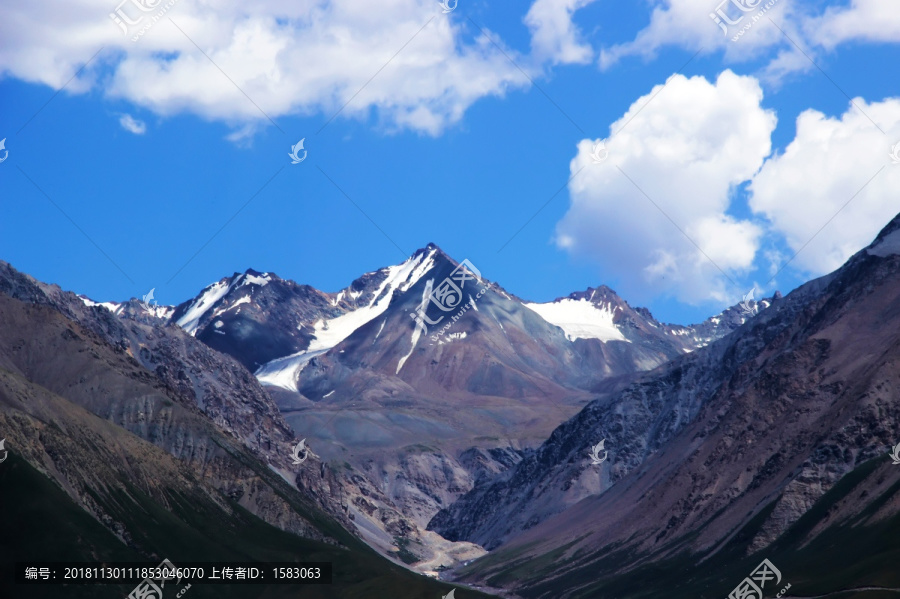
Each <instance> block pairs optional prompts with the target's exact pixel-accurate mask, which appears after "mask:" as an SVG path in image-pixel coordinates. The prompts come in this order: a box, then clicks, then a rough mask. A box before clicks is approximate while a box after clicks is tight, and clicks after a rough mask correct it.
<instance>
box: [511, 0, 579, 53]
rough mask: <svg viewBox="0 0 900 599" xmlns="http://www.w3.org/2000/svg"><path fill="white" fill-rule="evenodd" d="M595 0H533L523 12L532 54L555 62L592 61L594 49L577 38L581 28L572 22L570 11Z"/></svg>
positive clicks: (572, 11) (572, 12) (573, 11)
mask: <svg viewBox="0 0 900 599" xmlns="http://www.w3.org/2000/svg"><path fill="white" fill-rule="evenodd" d="M594 1H595V0H535V3H534V4H532V5H531V8H530V9H529V10H528V14H527V15H525V24H526V25H528V29H529V30H530V31H531V48H532V52H533V53H534V55H535V57H536V58H537V59H539V60H549V61H551V62H553V63H556V64H573V63H577V64H584V63H588V62H591V61H592V60H593V57H594V50H593V48H591V46H590V45H589V44H586V43H584V42H582V41H580V38H581V32H580V31H579V30H578V28H577V27H576V26H575V24H574V23H573V22H572V15H573V14H574V13H575V11H577V10H578V9H580V8H583V7H585V6H587V5H588V4H591V3H593V2H594Z"/></svg>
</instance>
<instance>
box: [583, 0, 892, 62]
mask: <svg viewBox="0 0 900 599" xmlns="http://www.w3.org/2000/svg"><path fill="white" fill-rule="evenodd" d="M772 1H773V0H654V2H653V4H654V7H653V10H652V13H651V16H650V23H649V24H648V25H647V26H646V27H645V28H644V29H642V30H641V31H639V32H638V33H637V34H636V36H635V37H634V39H633V40H632V41H630V42H626V43H623V44H618V45H614V46H611V47H608V48H604V49H603V50H601V52H600V61H599V62H600V67H601V68H603V69H607V68H610V67H611V66H612V65H614V64H616V63H617V62H618V61H619V60H621V59H622V58H625V57H628V56H640V57H643V58H645V59H647V58H653V57H655V56H656V54H657V52H658V51H659V50H660V49H661V48H663V47H665V46H670V45H672V46H679V47H681V48H684V49H686V50H690V51H703V52H712V51H723V52H724V55H725V60H726V62H731V63H738V62H742V61H746V60H750V59H753V58H757V57H758V56H759V55H760V54H762V53H763V52H770V51H772V50H776V57H775V58H774V59H773V60H772V62H771V63H770V64H769V66H768V68H766V69H765V70H764V73H765V74H766V76H767V77H768V78H777V77H780V76H782V75H784V74H785V73H787V72H792V71H797V70H808V69H811V68H814V67H813V66H812V65H811V64H810V62H809V59H808V58H806V57H805V56H803V54H801V53H799V52H798V51H797V49H796V48H795V47H794V44H795V43H796V44H797V45H799V46H800V47H801V48H803V49H804V52H806V53H807V54H808V55H810V56H811V57H813V58H815V57H816V53H817V51H819V50H831V49H833V48H834V47H835V46H838V45H840V44H842V43H846V42H850V41H865V42H888V43H890V42H893V43H897V42H900V10H897V5H896V4H895V3H893V2H885V1H884V0H852V1H851V2H850V5H849V6H845V5H842V6H830V7H824V6H823V3H822V2H818V1H812V0H810V1H806V2H804V1H802V0H774V3H772ZM739 4H740V5H742V6H744V7H745V8H748V9H749V8H750V7H752V10H748V11H747V12H743V11H742V10H741V9H739V8H738V5H739ZM770 4H771V7H768V8H767V6H769V5H770ZM718 10H721V11H722V13H723V14H725V15H726V16H727V17H728V18H729V19H730V20H731V21H738V20H739V21H740V22H738V23H737V24H735V25H729V24H728V23H727V22H726V21H724V20H722V19H721V18H720V19H719V20H720V21H722V22H723V23H724V24H725V29H726V30H727V33H726V31H723V29H721V28H720V27H719V25H717V23H716V21H715V20H714V19H713V17H715V16H718V14H717V11H718ZM761 10H764V11H765V12H764V13H763V14H762V16H761V17H760V18H758V19H756V21H755V22H753V20H754V17H755V16H756V15H759V14H760V13H759V11H761ZM748 25H750V27H749V29H748V30H747V31H746V32H745V33H744V34H743V35H741V36H740V37H739V38H738V39H737V40H735V41H732V39H733V37H734V35H735V34H736V33H737V32H739V31H740V30H741V29H742V28H744V27H746V26H748ZM776 25H777V26H776ZM781 30H783V31H784V32H785V33H786V34H787V36H788V37H789V38H790V40H788V39H786V38H785V36H784V34H782V31H781Z"/></svg>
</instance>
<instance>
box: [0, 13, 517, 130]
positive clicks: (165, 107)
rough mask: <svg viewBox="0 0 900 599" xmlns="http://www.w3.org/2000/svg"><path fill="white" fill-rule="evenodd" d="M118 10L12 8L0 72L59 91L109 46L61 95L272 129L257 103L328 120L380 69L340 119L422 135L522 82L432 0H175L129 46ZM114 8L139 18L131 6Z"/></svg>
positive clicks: (272, 111)
mask: <svg viewBox="0 0 900 599" xmlns="http://www.w3.org/2000/svg"><path fill="white" fill-rule="evenodd" d="M171 2H172V0H169V3H171ZM151 3H152V2H147V4H151ZM166 5H167V3H166V2H162V3H160V4H159V5H158V6H157V7H156V8H157V9H162V8H163V7H165V6H166ZM115 8H116V2H115V0H70V1H69V2H66V3H63V4H59V3H58V2H53V1H52V0H32V1H30V2H20V3H13V4H11V5H9V6H8V7H6V8H5V9H4V18H3V19H2V20H0V39H3V44H2V46H0V72H3V73H4V74H6V75H12V76H14V77H17V78H20V79H23V80H26V81H31V82H39V83H45V84H47V85H50V86H52V87H54V88H60V87H61V86H62V85H63V84H65V83H66V81H67V80H68V79H69V78H70V77H71V76H72V74H73V73H75V72H76V71H77V70H78V69H79V68H80V67H81V66H82V65H83V64H84V62H85V61H87V60H88V59H89V58H90V57H91V56H92V55H94V53H95V52H97V50H98V49H99V48H100V47H104V46H105V49H104V50H103V51H102V52H101V54H100V55H99V56H98V57H97V59H95V60H94V61H93V62H92V63H91V65H90V66H89V67H88V68H87V69H86V70H85V71H84V72H83V73H82V74H81V75H80V76H79V77H78V78H76V79H75V80H73V81H72V82H71V83H70V84H69V85H68V86H67V88H66V89H67V91H69V92H81V91H85V90H87V89H90V88H91V87H92V86H100V87H102V88H103V89H104V90H105V91H106V92H107V93H108V94H109V95H110V96H113V97H117V98H124V99H126V100H130V101H131V102H133V103H134V104H136V105H138V106H140V107H142V108H144V109H147V110H150V111H152V112H154V113H156V114H161V115H170V114H175V113H180V112H192V113H195V114H198V115H200V116H202V117H204V118H208V119H216V120H222V121H225V122H228V123H230V124H232V125H233V126H234V127H235V128H236V129H238V130H241V129H242V128H243V127H245V126H246V125H247V124H248V123H255V124H256V125H265V124H267V120H266V118H265V116H263V114H262V113H261V112H260V109H261V110H262V111H263V112H265V113H266V114H267V115H269V116H270V117H272V118H273V119H277V118H278V117H279V116H282V115H288V114H314V113H318V114H320V115H322V116H323V119H322V122H323V123H324V122H325V120H326V117H330V116H331V115H332V114H333V113H334V112H336V111H337V110H338V109H339V108H341V106H343V105H344V104H345V103H346V102H347V101H348V100H351V98H352V97H353V96H354V94H356V93H357V91H359V90H360V88H361V87H363V85H364V84H365V83H366V82H367V81H368V80H369V79H370V78H372V76H373V75H375V73H376V72H377V73H378V75H377V76H376V77H375V78H374V79H372V81H371V82H370V83H369V84H368V85H366V86H365V88H364V89H363V90H362V91H361V92H359V94H358V95H357V96H356V97H355V98H353V99H352V101H350V103H349V104H348V105H347V106H346V108H344V110H343V112H342V116H343V117H357V118H366V117H367V116H369V115H372V114H374V115H375V116H376V117H377V118H378V119H379V120H380V122H381V123H382V124H383V125H384V126H385V127H387V128H396V127H402V128H411V129H414V130H418V131H423V132H426V133H430V134H437V133H439V132H440V131H441V130H442V129H443V128H445V127H446V126H448V125H450V124H452V123H454V122H456V121H458V120H459V119H460V118H461V117H462V115H463V113H464V112H465V110H466V109H467V108H468V107H469V106H470V105H471V104H472V103H474V102H475V101H477V100H478V99H479V98H482V97H485V96H490V95H503V94H504V93H505V92H506V91H507V90H509V89H512V88H521V87H526V86H527V85H529V83H528V80H527V79H526V78H525V77H523V75H522V73H520V72H519V71H518V69H517V68H516V67H515V66H514V65H512V64H511V63H510V62H509V60H508V59H507V58H506V57H505V56H504V55H503V53H502V52H500V51H499V50H498V49H497V48H496V47H495V46H494V45H493V44H492V43H491V42H490V41H489V40H488V39H487V38H486V37H485V36H484V35H482V33H481V32H480V31H477V30H475V31H472V29H473V28H471V27H470V26H469V24H467V23H466V22H465V21H462V20H460V19H456V18H455V17H454V16H453V15H452V14H451V15H444V14H442V13H441V8H440V4H439V3H438V2H435V1H434V0H387V1H385V2H380V3H378V4H372V3H371V2H367V1H363V0H332V1H330V2H323V1H313V0H306V1H301V2H290V3H285V2H280V1H275V0H258V1H254V2H241V3H236V2H228V3H221V2H215V3H214V2H212V1H211V0H191V1H190V2H188V1H179V2H175V3H174V5H173V6H172V7H171V8H169V9H168V11H167V13H166V14H165V15H164V16H163V17H162V18H161V19H159V20H158V21H157V22H155V23H154V24H153V26H152V28H151V29H149V30H148V31H146V32H145V34H144V35H143V36H141V37H140V38H139V39H138V41H136V42H133V41H131V36H133V35H134V34H135V33H136V31H137V30H138V29H139V28H138V27H134V28H132V29H131V30H130V32H129V35H128V36H125V35H123V32H122V30H121V29H119V27H117V26H116V24H115V23H114V22H113V21H112V19H110V18H109V14H110V13H111V12H112V11H113V10H114V9H115ZM122 10H123V11H125V13H126V14H127V15H129V16H130V17H131V18H134V17H137V16H139V15H140V14H142V13H140V11H138V9H137V8H135V4H133V3H132V2H125V3H124V4H123V5H122ZM148 14H151V15H152V14H155V13H153V12H151V13H148ZM170 19H171V20H170ZM426 23H427V25H426ZM176 24H177V27H176ZM423 25H424V28H423ZM179 28H181V29H182V30H183V31H184V34H183V33H182V32H181V31H179ZM420 30H421V31H420ZM417 32H418V34H417ZM185 34H187V36H190V39H188V38H187V37H186V36H185ZM473 36H474V37H473ZM413 37H414V39H412V41H409V40H411V38H413ZM491 37H492V38H493V39H494V40H495V41H497V42H498V43H501V44H502V42H500V38H499V36H497V35H496V34H491ZM408 41H409V43H408V45H406V46H405V47H404V48H403V50H402V51H400V52H399V53H398V50H400V48H401V47H403V45H404V44H405V43H407V42H408ZM194 43H196V44H197V46H199V48H201V49H202V51H203V53H205V54H207V55H208V56H209V58H211V59H212V61H214V62H215V65H214V64H212V63H211V62H210V60H209V59H207V57H206V56H204V54H203V53H201V51H199V50H198V49H197V47H195V45H194ZM504 50H505V51H506V53H507V54H509V55H510V56H512V57H513V58H514V59H516V60H517V62H520V63H521V64H528V61H527V60H524V59H521V57H519V56H518V55H517V54H516V53H515V52H514V51H513V50H511V49H508V48H504ZM395 54H396V56H394V55H395ZM392 57H393V59H392ZM388 62H389V64H387V66H385V65H386V63H388ZM216 65H217V66H218V68H217V66H216ZM219 68H221V71H224V73H225V74H227V77H226V76H225V75H223V73H222V72H221V71H220V70H219ZM379 70H380V72H379ZM110 71H111V72H110ZM229 78H230V79H231V80H229ZM235 84H237V86H239V87H240V88H241V90H243V92H245V93H246V96H249V98H250V99H252V101H251V100H250V99H248V98H247V97H246V96H245V95H244V93H242V92H241V91H239V90H238V89H237V88H236V87H235ZM254 103H255V104H256V105H257V106H258V108H257V106H255V105H254ZM373 111H374V112H373Z"/></svg>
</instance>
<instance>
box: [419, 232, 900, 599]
mask: <svg viewBox="0 0 900 599" xmlns="http://www.w3.org/2000/svg"><path fill="white" fill-rule="evenodd" d="M898 322H900V217H898V218H896V219H894V221H892V222H891V223H890V224H889V225H888V226H887V227H886V228H885V229H884V230H883V231H882V232H881V234H879V236H878V237H877V238H876V240H875V241H874V242H873V243H872V245H871V246H870V247H869V248H867V249H865V250H863V251H861V252H859V253H858V254H857V255H855V256H854V257H853V258H851V259H850V260H849V261H848V262H847V264H845V265H844V266H843V267H842V268H840V269H839V270H838V271H836V272H834V273H832V274H831V275H828V276H826V277H822V278H820V279H816V280H814V281H811V282H810V283H807V284H806V285H804V286H802V287H800V288H798V289H797V290H795V291H794V292H792V293H791V294H789V295H788V296H787V297H784V298H780V299H776V300H775V301H774V302H773V303H772V305H771V307H769V308H768V309H766V310H764V311H762V312H760V313H759V314H758V315H757V316H755V317H754V318H753V319H751V320H750V321H748V322H747V323H745V324H744V325H743V326H742V327H741V328H739V329H738V330H736V331H735V332H734V333H733V334H731V335H730V336H728V337H725V338H724V339H722V340H720V341H717V342H715V343H712V344H711V345H710V346H709V347H707V348H704V349H700V350H698V351H696V352H694V353H692V354H690V355H686V356H683V357H681V358H678V359H676V360H673V361H672V362H670V363H668V364H666V365H664V366H662V367H660V368H659V369H657V370H655V371H653V372H651V373H648V374H646V375H644V376H642V377H641V379H640V380H638V381H636V382H634V383H633V384H631V385H630V386H628V387H627V388H625V389H623V390H621V391H619V392H617V393H614V394H611V395H609V396H608V397H605V398H601V399H598V400H595V401H593V402H591V403H590V404H589V405H588V406H586V407H585V408H584V409H583V410H582V411H581V412H579V413H578V414H577V415H576V416H575V417H574V418H572V419H570V420H569V421H567V422H565V423H564V424H562V425H561V426H560V427H558V428H557V429H556V430H555V431H554V432H553V434H552V435H551V436H550V438H549V439H548V440H547V441H546V442H545V443H543V444H542V445H541V446H540V447H539V448H537V450H536V451H534V452H533V453H531V454H530V455H528V456H525V457H524V458H523V459H522V460H521V461H520V462H519V463H517V464H516V465H515V466H513V467H511V468H510V469H508V470H507V471H505V472H503V473H500V474H498V475H496V476H495V477H493V479H490V480H487V481H485V482H483V483H482V484H480V485H479V486H477V487H476V488H475V489H473V490H472V491H470V492H469V493H467V494H466V495H465V496H463V497H462V498H461V499H460V500H459V501H457V502H456V503H455V504H454V505H453V506H451V507H450V508H448V509H446V510H444V511H442V512H441V513H439V514H438V515H437V516H436V517H435V518H434V519H433V520H432V522H431V524H430V528H433V529H435V530H436V531H437V532H439V533H441V534H442V535H443V536H445V537H446V538H448V539H460V540H469V541H474V542H477V543H479V544H481V545H483V546H486V547H488V548H498V547H499V549H497V550H496V551H495V552H492V554H491V555H489V556H488V557H486V558H484V559H483V560H479V561H476V562H475V563H474V564H472V565H471V566H470V567H469V568H468V569H466V570H464V575H465V576H466V577H467V579H468V580H470V581H481V582H485V581H489V582H490V583H491V584H494V585H497V584H500V583H501V581H503V582H504V583H506V584H508V585H510V586H511V587H513V588H515V589H516V592H518V593H519V594H521V595H522V596H526V597H595V596H603V593H609V592H612V589H619V590H620V591H621V590H622V584H623V581H629V582H630V583H632V584H633V583H636V582H637V581H638V580H642V581H643V582H644V584H642V587H641V589H642V592H644V593H649V594H650V595H652V594H653V593H654V592H664V590H665V589H667V588H668V589H671V588H673V584H674V586H675V587H677V588H678V589H679V592H681V591H683V592H684V596H697V594H702V596H715V594H716V593H721V594H722V595H724V594H727V593H728V591H729V589H730V588H732V587H733V586H734V584H736V583H738V582H739V581H740V578H741V577H740V576H738V574H737V573H738V572H739V571H741V568H745V569H746V571H747V572H749V571H750V570H751V569H752V567H753V566H754V565H755V563H756V562H759V561H761V559H762V558H763V557H765V556H767V555H780V556H782V558H783V559H784V560H786V562H787V563H789V564H792V565H793V566H794V567H795V568H796V570H795V571H794V575H795V576H796V577H797V578H794V581H797V580H802V581H803V582H804V583H805V584H807V585H808V586H807V588H805V589H803V590H802V591H801V590H800V589H799V588H797V589H793V590H796V591H797V592H798V593H800V594H801V596H806V595H814V594H816V592H813V591H816V589H818V591H822V590H823V587H824V589H825V591H826V592H827V591H835V590H838V588H854V585H857V586H860V587H861V586H867V585H868V586H873V587H887V586H893V587H898V586H900V578H898V576H897V574H896V573H897V572H898V571H897V570H896V568H895V567H893V566H889V565H888V563H889V560H890V558H891V556H895V557H896V556H897V555H898V553H900V544H897V543H896V542H895V541H894V542H893V543H890V542H888V543H887V545H885V541H884V535H885V534H888V533H887V532H885V531H890V530H896V529H897V528H896V527H897V525H898V523H900V517H898V514H900V501H898V495H897V492H898V491H900V467H898V466H894V465H892V463H891V461H890V460H889V459H888V456H887V453H888V451H889V448H890V447H891V446H892V445H894V444H896V443H898V442H900V437H898V435H900V432H898V431H900V403H898V402H897V399H896V390H897V388H898V385H900V327H898V326H897V323H898ZM602 439H605V450H604V451H608V455H607V454H605V453H604V452H603V451H601V452H599V455H600V460H592V459H591V457H590V455H591V448H592V446H594V445H595V444H597V443H598V442H599V441H600V440H602ZM604 458H605V459H604ZM595 461H600V462H601V463H599V464H597V463H594V462H595ZM835 543H838V544H846V546H848V547H851V546H852V547H856V548H857V551H858V552H859V553H858V554H854V555H849V554H848V555H847V560H846V562H845V564H843V566H844V567H843V569H840V568H838V569H835V566H836V564H835V565H831V566H830V567H829V566H827V565H824V564H820V563H817V562H816V561H815V560H814V561H811V562H810V561H809V556H813V555H816V556H821V555H822V554H823V553H826V554H827V552H828V551H831V552H832V553H833V551H834V547H835ZM829 548H830V549H829ZM798 555H804V556H807V557H806V560H807V561H803V560H798V559H797V556H798ZM791 556H793V557H791ZM829 559H832V560H833V558H829ZM860 560H862V561H864V562H865V563H866V564H867V566H866V567H856V568H854V567H853V564H854V563H857V562H859V561H860ZM751 562H754V563H751ZM733 566H734V567H733ZM748 566H749V567H748ZM717 569H718V571H717ZM783 570H784V569H783ZM649 572H654V573H655V574H654V575H653V577H651V579H650V580H648V579H647V578H646V576H647V573H649ZM720 574H727V575H722V576H720ZM743 576H746V573H745V574H743ZM734 577H736V578H737V580H735V579H734ZM687 579H691V580H693V581H694V582H693V583H692V584H693V586H692V585H689V584H686V582H685V581H686V580H687ZM676 580H677V581H678V582H677V583H673V581H676ZM822 580H829V581H830V583H831V586H829V585H823V583H822ZM729 585H731V586H729ZM795 586H797V585H795ZM617 594H618V593H617ZM679 596H680V595H679Z"/></svg>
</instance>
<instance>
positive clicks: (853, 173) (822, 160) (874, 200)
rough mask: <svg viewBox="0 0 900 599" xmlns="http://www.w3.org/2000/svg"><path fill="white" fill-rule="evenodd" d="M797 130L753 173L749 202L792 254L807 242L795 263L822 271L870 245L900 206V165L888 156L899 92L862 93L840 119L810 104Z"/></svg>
mask: <svg viewBox="0 0 900 599" xmlns="http://www.w3.org/2000/svg"><path fill="white" fill-rule="evenodd" d="M870 119H871V120H870ZM872 121H874V123H877V125H878V126H877V127H876V125H875V124H873V122H872ZM879 128H880V129H881V130H879ZM882 130H883V131H884V133H882ZM796 131H797V133H796V136H795V138H794V140H793V141H792V142H791V143H790V144H789V145H788V146H787V147H786V148H785V150H784V152H783V153H779V154H777V155H775V156H773V157H771V158H770V159H769V160H767V161H766V163H765V165H764V166H763V167H762V169H761V170H760V172H759V174H757V175H756V176H755V177H754V179H753V182H752V183H751V185H750V188H749V191H750V200H749V202H750V207H751V208H752V209H753V210H754V212H757V213H759V214H761V215H764V216H765V217H766V218H767V219H768V220H769V222H770V223H771V233H772V234H774V235H778V236H781V237H783V238H784V240H785V242H786V243H787V246H788V247H789V248H790V249H791V250H792V252H791V253H792V254H793V253H795V252H797V251H800V250H801V249H802V251H800V253H799V254H798V255H797V257H796V258H795V259H794V260H793V262H792V263H791V264H792V265H793V266H795V267H797V268H800V269H802V270H803V271H805V272H807V273H809V274H811V275H821V274H824V273H827V272H830V271H832V270H834V269H835V268H837V267H839V266H840V265H841V264H843V263H844V262H845V261H846V260H847V258H849V257H850V256H851V255H853V254H854V253H855V252H857V251H859V250H860V249H861V248H863V247H865V246H866V245H868V244H869V243H870V242H871V241H872V239H873V238H874V237H875V236H876V235H877V234H878V231H879V230H880V229H881V228H882V227H883V226H884V225H885V224H886V223H887V222H888V221H889V220H890V219H891V218H893V217H894V216H895V215H896V214H897V212H898V211H900V202H898V198H897V191H896V190H897V189H900V165H895V164H892V163H891V159H890V157H889V154H890V152H891V146H892V145H893V144H896V143H897V142H900V99H897V98H891V99H886V100H884V101H882V102H874V103H871V104H868V103H866V101H865V100H864V99H862V98H856V99H855V100H854V101H853V102H852V103H851V104H850V105H849V106H848V108H847V111H846V112H844V114H843V115H841V116H840V118H831V117H827V116H826V115H824V114H822V113H821V112H818V111H816V110H806V111H804V112H803V113H801V114H800V116H799V117H798V118H797V127H796ZM882 167H884V168H883V169H882ZM879 169H882V170H881V171H880V172H879ZM876 173H878V174H877V176H876ZM873 176H875V178H874V179H872V180H871V182H869V183H868V184H866V183H867V182H868V181H869V179H870V178H872V177H873ZM848 202H849V203H848ZM845 204H846V206H845ZM832 217H834V219H833V220H831V219H832ZM829 220H831V222H830V223H829V224H827V226H826V227H825V228H824V229H822V227H823V226H824V225H826V223H828V222H829ZM820 229H822V231H821V233H818V231H819V230H820ZM817 233H818V234H817ZM814 236H815V238H814V239H813V237H814ZM811 239H812V241H810V240H811ZM807 243H808V245H806V244H807ZM804 246H805V247H804Z"/></svg>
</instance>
